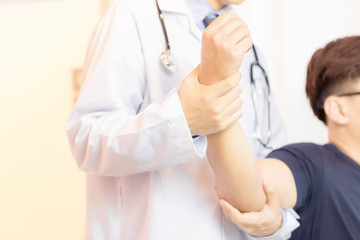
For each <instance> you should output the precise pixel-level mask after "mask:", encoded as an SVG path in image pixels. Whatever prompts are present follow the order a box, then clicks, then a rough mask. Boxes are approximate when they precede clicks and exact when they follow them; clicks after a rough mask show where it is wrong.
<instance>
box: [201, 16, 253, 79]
mask: <svg viewBox="0 0 360 240" xmlns="http://www.w3.org/2000/svg"><path fill="white" fill-rule="evenodd" d="M251 47H252V40H251V37H250V32H249V30H248V27H247V25H246V23H245V22H244V21H243V20H241V19H240V18H239V17H238V16H237V14H236V13H235V11H233V10H232V11H229V12H226V13H223V14H221V15H220V16H219V17H218V18H216V19H215V20H214V21H213V22H212V23H211V24H210V25H209V26H208V27H207V28H206V29H205V31H204V33H203V36H202V43H201V64H200V74H199V77H200V78H199V81H200V83H202V84H204V85H210V84H213V83H215V82H217V81H219V80H223V79H225V78H227V77H228V76H230V75H232V74H233V73H235V71H238V70H239V68H240V66H241V63H242V60H243V58H244V55H245V53H246V52H248V51H249V50H250V49H251Z"/></svg>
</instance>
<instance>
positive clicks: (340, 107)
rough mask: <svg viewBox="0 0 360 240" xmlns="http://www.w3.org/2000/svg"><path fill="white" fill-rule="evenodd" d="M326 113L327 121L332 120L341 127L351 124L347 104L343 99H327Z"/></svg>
mask: <svg viewBox="0 0 360 240" xmlns="http://www.w3.org/2000/svg"><path fill="white" fill-rule="evenodd" d="M324 111H325V114H326V119H327V120H331V121H332V122H335V123H337V124H340V125H345V124H347V123H348V122H349V118H348V115H347V108H346V104H345V101H344V99H342V98H341V97H338V96H329V97H327V98H326V99H325V102H324Z"/></svg>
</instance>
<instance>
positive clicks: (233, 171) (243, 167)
mask: <svg viewBox="0 0 360 240" xmlns="http://www.w3.org/2000/svg"><path fill="white" fill-rule="evenodd" d="M250 47H251V40H250V35H249V32H248V29H247V26H246V24H245V23H244V22H242V21H241V20H240V19H239V18H237V16H236V15H235V14H233V13H228V14H227V15H225V14H224V15H221V16H220V17H219V18H218V19H216V20H215V21H214V22H213V23H212V24H211V25H210V26H209V27H208V28H207V29H206V30H205V33H204V37H203V45H202V62H201V66H200V74H199V81H200V83H202V84H204V85H207V84H212V83H214V82H217V81H219V80H221V79H224V78H227V77H229V76H230V75H232V76H231V77H239V76H237V74H236V71H237V70H238V68H239V67H240V65H241V62H242V58H243V56H244V54H245V52H246V51H247V50H248V49H249V48H250ZM239 101H240V100H239V99H236V100H235V101H234V102H233V104H231V105H230V106H229V108H231V107H233V106H235V105H237V104H239V103H238V102H239ZM207 140H208V149H207V156H208V159H209V162H210V165H211V167H212V168H213V171H214V174H215V178H216V182H217V189H218V193H219V195H220V196H221V197H222V198H224V199H226V200H227V201H229V202H230V203H231V204H232V205H233V206H235V207H236V208H237V209H239V210H240V211H259V210H261V209H262V208H263V207H264V205H265V204H266V196H265V193H264V190H263V187H262V181H263V176H264V178H265V180H266V181H269V182H271V185H274V188H275V191H276V194H277V195H278V196H279V197H280V204H281V206H282V207H292V206H293V205H294V204H295V201H294V199H296V189H295V183H294V180H293V177H292V174H291V172H290V170H289V169H288V168H287V166H286V165H285V164H283V163H282V162H280V161H278V160H275V159H272V160H269V161H260V162H258V163H256V162H255V159H254V156H253V154H252V151H251V149H250V147H249V144H248V142H247V139H246V137H245V134H244V132H243V130H242V128H241V126H240V124H239V123H238V122H236V123H235V124H233V125H232V126H231V127H229V128H227V129H226V130H224V131H222V132H219V133H215V134H211V135H208V136H207ZM273 168H274V169H273ZM285 183H289V184H285ZM294 189H295V190H294ZM284 197H286V199H284Z"/></svg>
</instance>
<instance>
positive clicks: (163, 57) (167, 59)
mask: <svg viewBox="0 0 360 240" xmlns="http://www.w3.org/2000/svg"><path fill="white" fill-rule="evenodd" d="M160 61H161V62H162V63H163V65H164V67H165V68H166V69H167V70H168V71H169V72H171V73H174V72H176V64H175V63H174V62H173V61H172V58H171V55H170V51H166V52H162V53H161V54H160Z"/></svg>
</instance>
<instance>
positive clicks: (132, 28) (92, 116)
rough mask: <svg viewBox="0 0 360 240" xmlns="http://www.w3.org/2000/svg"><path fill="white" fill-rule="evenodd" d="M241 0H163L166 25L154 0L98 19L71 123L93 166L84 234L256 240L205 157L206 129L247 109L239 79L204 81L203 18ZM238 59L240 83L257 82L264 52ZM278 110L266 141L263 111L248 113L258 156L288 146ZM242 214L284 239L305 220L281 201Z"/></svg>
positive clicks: (82, 154) (83, 160) (134, 0)
mask: <svg viewBox="0 0 360 240" xmlns="http://www.w3.org/2000/svg"><path fill="white" fill-rule="evenodd" d="M241 2H242V1H241V0H238V1H235V0H233V1H223V0H213V1H210V0H209V1H208V2H207V1H205V0H192V1H190V0H187V1H185V0H158V6H159V9H160V12H161V13H162V14H161V16H162V20H163V21H164V22H163V25H162V22H161V21H160V18H159V10H158V8H157V4H156V1H155V0H123V1H120V2H119V3H118V4H115V5H113V7H112V8H111V9H110V10H109V12H108V14H107V15H106V16H105V17H104V18H103V19H102V20H101V21H100V23H99V25H98V27H97V29H96V30H95V32H94V33H93V36H92V38H91V41H90V44H89V48H88V52H87V58H86V62H85V66H84V72H83V76H84V77H83V85H82V89H81V92H80V94H79V98H78V101H77V103H76V105H75V107H74V110H73V112H72V114H71V115H70V117H69V120H68V121H67V132H68V138H69V142H70V146H71V150H72V153H73V155H74V157H75V159H76V161H77V164H78V167H79V168H80V169H82V170H83V171H85V172H86V173H87V221H86V230H85V234H86V236H85V238H86V239H94V240H102V239H121V240H123V239H126V240H134V239H141V240H142V239H151V240H172V239H179V240H184V239H187V240H191V239H194V240H195V239H196V240H212V239H214V240H218V239H237V240H239V239H251V237H250V236H248V235H247V234H245V233H244V232H242V231H240V230H239V229H238V228H237V227H236V226H235V225H233V224H232V223H231V222H229V221H227V220H226V219H225V217H224V216H223V214H222V213H221V210H220V207H219V205H218V198H217V195H216V192H215V191H214V189H213V188H214V186H215V181H214V177H213V174H212V171H211V168H210V167H209V165H208V162H207V159H206V157H205V153H206V138H205V136H204V135H207V134H211V133H216V132H219V131H222V130H224V129H226V128H228V127H229V126H231V125H232V124H233V123H234V122H236V121H238V119H239V118H240V116H241V113H242V110H241V104H237V105H231V104H232V103H233V102H234V90H233V89H234V88H233V86H234V85H236V84H237V81H234V80H233V79H231V78H229V79H227V80H225V81H221V82H219V83H218V84H215V85H213V86H206V87H205V86H203V85H201V84H199V83H198V81H197V79H198V72H199V70H200V71H201V66H200V68H199V67H197V66H198V64H199V63H200V61H201V56H200V55H201V43H202V31H203V30H204V29H205V26H204V25H203V21H202V19H203V18H204V17H205V16H206V15H207V14H208V13H209V12H210V11H213V10H215V11H217V10H219V11H218V13H219V14H221V13H222V12H225V11H227V10H229V9H231V6H230V5H229V6H226V4H228V3H235V4H239V3H241ZM244 30H247V28H246V25H245V28H244ZM166 43H169V44H166ZM214 50H215V49H214ZM246 50H247V49H246ZM243 52H245V51H243ZM240 58H241V60H242V58H243V60H242V61H241V62H242V65H241V73H242V75H243V77H242V85H243V88H245V89H250V88H251V87H250V80H249V79H250V65H251V63H253V62H254V61H255V55H254V54H252V53H251V52H249V53H247V54H246V55H245V57H244V56H241V57H240ZM235 89H236V88H235ZM243 98H245V99H246V98H249V99H251V96H250V94H245V95H244V96H243ZM250 101H251V100H250ZM247 102H248V101H247ZM230 105H231V106H233V107H231V108H229V107H228V106H230ZM243 111H244V112H245V111H246V112H252V111H253V106H252V105H247V106H244V108H243ZM270 116H271V126H270V127H269V128H270V129H271V134H272V135H271V139H270V141H269V142H268V143H266V144H265V145H264V146H263V144H261V143H260V142H259V141H258V139H256V138H254V137H253V132H254V129H256V124H255V122H256V121H255V119H256V116H255V115H254V116H252V115H251V114H246V115H245V117H244V118H242V119H241V120H240V122H241V124H242V125H243V126H245V127H246V129H248V132H247V136H248V138H249V141H250V142H251V146H252V149H253V151H254V152H255V153H256V155H257V156H259V157H260V156H265V154H266V153H267V152H268V151H269V150H268V149H267V148H269V147H270V146H271V147H277V146H280V145H282V144H284V143H285V133H284V129H283V127H282V123H281V120H280V118H279V115H278V113H277V111H276V109H275V108H274V106H272V107H271V114H270ZM269 196H271V193H269ZM269 199H270V200H271V199H272V198H269ZM244 216H245V218H244V220H243V230H246V231H248V232H249V233H251V234H253V235H256V236H267V235H272V234H273V233H275V232H276V233H275V234H274V235H273V236H270V237H267V238H266V239H285V238H286V236H288V234H289V233H290V232H291V231H292V230H293V229H294V228H295V227H296V223H297V222H296V221H295V220H294V217H293V216H292V215H291V214H290V213H289V212H288V211H286V212H283V213H282V214H280V211H279V208H278V206H277V205H276V201H269V203H268V205H267V206H266V208H264V209H263V211H261V212H259V213H248V214H247V215H244ZM279 228H280V230H279V231H277V230H278V229H279Z"/></svg>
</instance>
